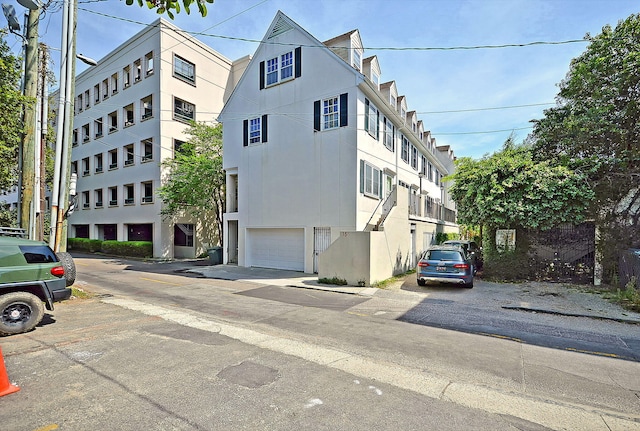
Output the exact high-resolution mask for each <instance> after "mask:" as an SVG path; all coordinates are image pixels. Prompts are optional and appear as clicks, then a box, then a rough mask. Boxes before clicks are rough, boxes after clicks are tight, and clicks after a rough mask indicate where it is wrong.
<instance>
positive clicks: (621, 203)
mask: <svg viewBox="0 0 640 431" xmlns="http://www.w3.org/2000/svg"><path fill="white" fill-rule="evenodd" d="M587 39H588V40H589V41H590V44H589V46H588V47H587V49H586V51H585V52H584V53H583V54H582V55H580V56H579V57H577V58H575V59H573V60H572V61H571V65H570V69H569V72H568V73H567V76H566V78H565V79H564V80H563V81H562V82H561V83H560V85H559V87H560V91H559V94H558V96H557V106H555V107H553V108H550V109H547V110H545V113H544V118H542V119H540V120H537V121H534V124H535V127H534V132H533V134H532V136H533V138H534V142H535V144H534V152H535V154H536V157H537V158H538V159H540V160H543V159H545V160H551V159H555V160H558V163H560V164H564V165H566V166H569V167H570V168H572V169H574V170H575V171H577V172H581V173H583V174H586V175H587V177H588V181H589V183H590V184H591V185H592V186H593V188H594V191H595V194H596V200H595V201H594V205H592V208H591V210H592V211H591V213H592V215H593V217H595V218H601V217H602V216H603V215H605V214H606V213H609V216H610V218H611V220H610V221H614V220H613V219H616V218H618V219H619V218H622V219H626V220H627V221H630V223H631V224H632V225H633V224H635V225H636V226H637V225H638V224H640V211H638V208H637V204H640V190H638V188H639V185H640V15H631V16H630V17H628V18H627V19H625V20H623V21H620V22H619V23H618V25H617V26H616V27H615V29H613V28H611V26H605V27H604V28H603V29H602V33H601V34H599V35H597V36H595V37H591V36H590V35H587ZM634 207H635V212H634ZM614 213H615V214H614Z"/></svg>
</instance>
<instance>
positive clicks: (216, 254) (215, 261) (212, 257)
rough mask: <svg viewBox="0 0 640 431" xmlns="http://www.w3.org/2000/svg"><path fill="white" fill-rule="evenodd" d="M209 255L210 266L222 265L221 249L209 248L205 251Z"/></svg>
mask: <svg viewBox="0 0 640 431" xmlns="http://www.w3.org/2000/svg"><path fill="white" fill-rule="evenodd" d="M207 253H208V254H209V263H211V265H220V264H221V263H222V247H211V248H210V249H209V250H207Z"/></svg>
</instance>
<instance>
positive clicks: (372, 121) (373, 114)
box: [364, 99, 380, 139]
mask: <svg viewBox="0 0 640 431" xmlns="http://www.w3.org/2000/svg"><path fill="white" fill-rule="evenodd" d="M364 110H365V118H364V128H365V129H366V130H367V132H369V134H370V135H371V136H373V137H374V138H376V139H379V136H378V132H379V125H378V120H379V118H380V113H379V112H378V109H377V108H376V107H375V106H374V105H373V103H371V102H369V99H365V106H364Z"/></svg>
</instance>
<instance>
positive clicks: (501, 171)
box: [445, 138, 593, 229]
mask: <svg viewBox="0 0 640 431" xmlns="http://www.w3.org/2000/svg"><path fill="white" fill-rule="evenodd" d="M455 163H456V171H455V173H454V174H453V175H451V176H449V177H447V178H445V180H446V181H449V180H453V184H452V186H451V188H450V190H449V191H450V193H451V196H452V198H453V200H454V201H455V202H456V205H457V208H458V221H459V222H460V223H461V224H467V225H479V226H487V227H492V228H516V227H522V228H534V229H549V228H552V227H554V226H557V225H558V224H560V223H564V222H568V221H571V222H580V221H581V220H583V219H584V216H585V210H586V208H587V207H588V204H589V202H590V200H591V199H592V198H593V192H592V191H591V188H590V187H589V185H588V184H587V183H586V181H585V176H584V175H583V174H580V173H576V172H573V171H572V170H571V169H569V168H567V167H565V166H560V165H553V164H552V163H550V162H547V161H538V162H536V161H534V160H533V154H532V151H531V147H530V146H529V145H527V144H520V145H516V144H515V143H514V142H513V138H509V139H508V140H507V141H506V142H505V143H504V146H503V147H502V149H501V150H500V151H498V152H496V153H494V154H492V155H487V156H484V157H483V158H481V159H480V160H474V159H471V158H469V157H463V158H460V159H457V160H456V162H455Z"/></svg>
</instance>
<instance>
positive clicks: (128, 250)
mask: <svg viewBox="0 0 640 431" xmlns="http://www.w3.org/2000/svg"><path fill="white" fill-rule="evenodd" d="M102 252H103V253H107V254H115V255H117V256H132V257H153V243H152V242H151V241H102Z"/></svg>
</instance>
